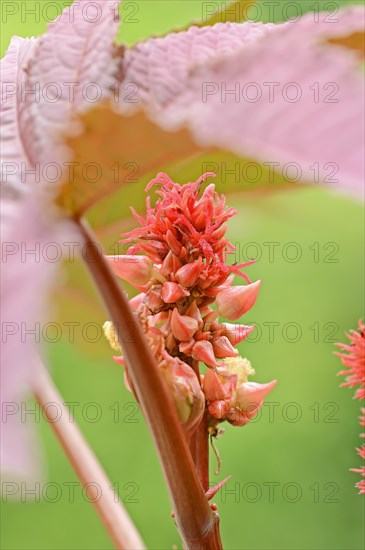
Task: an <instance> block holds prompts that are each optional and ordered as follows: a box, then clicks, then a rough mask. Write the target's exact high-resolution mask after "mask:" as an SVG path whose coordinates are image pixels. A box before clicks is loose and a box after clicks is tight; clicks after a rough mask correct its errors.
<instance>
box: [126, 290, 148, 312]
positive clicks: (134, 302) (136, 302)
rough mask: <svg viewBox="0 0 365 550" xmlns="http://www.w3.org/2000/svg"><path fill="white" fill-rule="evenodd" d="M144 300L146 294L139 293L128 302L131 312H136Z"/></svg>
mask: <svg viewBox="0 0 365 550" xmlns="http://www.w3.org/2000/svg"><path fill="white" fill-rule="evenodd" d="M145 298H146V294H145V293H144V292H141V293H140V294H137V296H134V297H133V298H131V299H130V300H129V305H130V306H131V309H132V311H137V309H138V308H139V307H140V306H141V305H142V304H143V301H144V300H145Z"/></svg>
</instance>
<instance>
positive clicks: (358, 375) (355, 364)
mask: <svg viewBox="0 0 365 550" xmlns="http://www.w3.org/2000/svg"><path fill="white" fill-rule="evenodd" d="M346 336H347V337H348V339H349V340H350V344H337V345H338V347H339V348H341V349H342V351H345V352H346V353H337V355H338V356H339V357H340V359H341V361H342V364H343V365H344V366H345V367H346V369H344V370H342V371H340V372H339V373H338V374H339V375H343V376H346V381H345V382H344V383H343V384H341V385H342V386H347V387H350V388H355V387H357V390H356V392H355V399H360V400H364V399H365V325H364V323H362V321H359V328H358V330H351V331H350V333H349V334H346ZM361 413H362V416H361V417H360V426H365V409H364V408H363V409H361ZM361 437H365V433H363V434H361ZM356 450H357V452H358V454H359V455H360V457H361V458H362V459H363V460H365V445H362V447H361V448H359V449H356ZM352 471H353V472H357V473H360V474H361V475H362V477H363V478H365V466H362V467H361V468H353V469H352ZM356 487H358V489H359V492H360V494H362V495H364V494H365V479H362V480H361V481H359V482H358V483H357V484H356Z"/></svg>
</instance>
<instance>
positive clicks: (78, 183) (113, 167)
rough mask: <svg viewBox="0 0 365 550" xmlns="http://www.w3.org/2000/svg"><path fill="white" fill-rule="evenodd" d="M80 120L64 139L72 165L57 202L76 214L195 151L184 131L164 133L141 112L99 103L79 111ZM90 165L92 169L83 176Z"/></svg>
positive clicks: (195, 148) (192, 143)
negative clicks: (128, 113) (74, 131)
mask: <svg viewBox="0 0 365 550" xmlns="http://www.w3.org/2000/svg"><path fill="white" fill-rule="evenodd" d="M81 120H82V124H83V127H84V133H83V134H82V135H78V136H74V137H70V138H69V139H68V145H69V146H70V148H71V149H72V151H73V153H74V159H73V161H74V170H73V173H72V177H71V178H69V179H68V180H65V183H64V185H63V187H62V189H61V195H60V198H59V202H60V204H62V205H63V206H64V207H66V208H67V209H68V210H69V211H70V212H72V213H73V214H75V215H76V216H81V215H82V213H83V212H84V211H85V210H87V209H88V208H90V206H92V205H93V204H95V203H96V202H97V201H99V200H100V199H101V198H103V197H105V196H106V195H107V194H108V193H111V192H113V191H115V190H116V189H118V188H120V186H121V185H123V184H127V183H133V181H136V182H137V181H138V179H139V178H140V177H141V176H142V175H143V174H145V173H147V172H149V171H151V170H157V171H159V170H160V168H161V166H163V165H164V164H166V163H170V162H174V161H177V160H180V159H186V158H189V157H191V156H192V155H194V154H198V153H200V152H201V150H200V148H199V147H198V146H197V145H196V144H195V142H194V141H193V140H192V138H191V137H190V136H189V133H188V132H187V131H186V130H179V131H177V132H167V131H165V130H163V129H162V128H160V127H158V126H157V125H156V124H154V123H153V122H152V121H150V120H149V119H148V118H147V116H146V115H145V114H144V113H143V112H138V113H135V114H133V115H132V116H123V115H121V114H117V113H116V112H115V111H114V110H113V109H112V107H111V105H110V104H104V105H99V106H98V107H97V108H95V109H93V110H92V111H89V112H87V113H85V114H84V115H83V116H82V117H81ZM90 165H94V168H95V167H96V168H95V170H96V172H95V171H93V172H92V176H91V175H90V178H91V179H90V181H87V180H86V175H87V173H88V170H87V168H88V167H90ZM98 171H99V172H98ZM92 179H94V181H92Z"/></svg>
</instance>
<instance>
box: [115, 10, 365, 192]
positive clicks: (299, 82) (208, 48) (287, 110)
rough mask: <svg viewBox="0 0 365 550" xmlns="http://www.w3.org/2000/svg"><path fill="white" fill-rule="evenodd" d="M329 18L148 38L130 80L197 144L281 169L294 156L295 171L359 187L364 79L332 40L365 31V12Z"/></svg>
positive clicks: (129, 59)
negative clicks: (272, 164) (274, 164)
mask: <svg viewBox="0 0 365 550" xmlns="http://www.w3.org/2000/svg"><path fill="white" fill-rule="evenodd" d="M326 17H327V18H328V14H324V13H321V14H320V18H319V19H320V20H319V22H316V20H315V14H313V13H309V14H307V15H305V16H304V17H303V18H302V19H301V20H299V21H295V22H292V23H284V24H279V25H260V24H254V23H249V22H247V23H243V24H241V25H240V24H227V25H222V24H218V25H215V26H214V27H212V28H202V29H197V28H191V29H189V31H187V32H185V33H179V34H171V35H169V36H167V37H165V38H162V39H152V40H148V41H147V42H144V43H141V44H138V45H137V46H135V47H134V48H132V50H130V51H129V52H127V53H126V55H125V62H124V80H123V82H124V83H127V82H131V81H133V82H135V83H136V84H137V85H138V87H139V99H140V101H142V102H143V103H145V104H146V106H147V108H148V109H149V111H150V112H151V113H152V115H153V116H154V118H155V120H157V122H158V123H160V124H161V125H163V126H167V127H169V128H175V127H179V126H182V125H187V126H188V127H189V128H190V129H191V131H192V133H193V135H194V136H195V139H196V140H197V142H198V144H199V145H203V146H219V147H220V148H223V149H227V150H230V151H233V152H234V153H237V154H239V155H244V156H246V157H247V156H249V157H253V158H257V159H259V160H260V161H263V162H266V163H274V162H276V163H279V168H278V169H279V170H282V169H283V167H284V165H285V164H288V163H293V164H292V166H291V167H290V166H289V177H290V176H291V177H292V178H293V177H294V179H295V178H296V177H297V174H298V173H299V176H301V177H299V178H298V179H302V180H303V179H306V180H308V181H315V182H321V181H324V182H325V183H328V184H329V185H330V186H332V187H334V188H338V189H344V190H345V191H348V192H351V193H355V194H360V193H361V190H362V186H363V154H362V143H363V141H364V125H363V119H364V80H363V76H362V74H361V72H360V70H358V57H357V55H356V54H355V52H354V51H353V50H351V49H348V48H345V47H343V46H340V45H334V44H329V43H328V42H327V40H329V39H331V38H336V37H344V36H347V35H350V34H353V33H356V32H361V31H362V29H363V26H364V10H363V8H362V7H360V6H358V7H350V8H348V9H344V10H342V11H340V12H339V13H338V14H337V18H338V21H337V22H334V21H332V22H328V20H327V19H326ZM226 91H227V92H229V91H233V93H226ZM280 163H281V166H280ZM276 166H277V167H278V165H276Z"/></svg>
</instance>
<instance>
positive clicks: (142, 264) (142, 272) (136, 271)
mask: <svg viewBox="0 0 365 550" xmlns="http://www.w3.org/2000/svg"><path fill="white" fill-rule="evenodd" d="M105 258H106V260H107V262H108V264H109V265H110V267H111V268H112V270H113V271H114V273H115V274H116V275H117V276H118V277H120V278H121V279H123V280H124V281H127V282H128V283H129V284H131V285H132V286H134V287H136V288H139V287H143V286H144V285H146V284H147V283H148V282H149V281H150V279H151V277H152V271H153V263H152V262H151V260H150V259H149V258H147V256H127V255H125V256H106V257H105Z"/></svg>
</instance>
